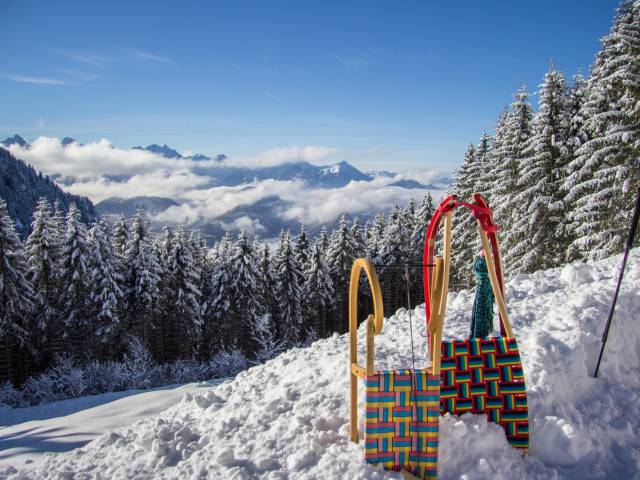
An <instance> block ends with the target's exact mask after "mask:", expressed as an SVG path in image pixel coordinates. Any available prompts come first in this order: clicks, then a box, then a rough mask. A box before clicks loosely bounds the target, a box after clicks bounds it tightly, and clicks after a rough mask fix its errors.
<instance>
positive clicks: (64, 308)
mask: <svg viewBox="0 0 640 480" xmlns="http://www.w3.org/2000/svg"><path fill="white" fill-rule="evenodd" d="M88 260H89V251H88V248H87V230H86V228H85V226H84V224H83V223H82V222H81V214H80V210H79V209H78V207H76V206H75V204H71V205H70V207H69V211H68V212H67V217H66V233H65V238H64V242H63V243H62V257H61V270H60V285H61V291H60V312H61V314H62V326H63V331H64V337H65V338H66V342H65V343H66V348H67V351H68V353H70V354H71V355H72V356H76V357H77V356H80V357H84V356H85V355H86V354H87V353H89V351H88V348H89V346H88V345H87V342H86V340H87V338H88V336H89V335H90V334H89V325H90V297H89V285H90V282H89V272H88V268H87V264H88Z"/></svg>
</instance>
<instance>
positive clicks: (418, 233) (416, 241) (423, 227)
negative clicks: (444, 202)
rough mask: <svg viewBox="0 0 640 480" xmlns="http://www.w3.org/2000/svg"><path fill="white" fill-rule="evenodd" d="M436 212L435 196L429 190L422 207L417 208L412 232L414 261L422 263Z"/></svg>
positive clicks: (423, 198) (421, 203)
mask: <svg viewBox="0 0 640 480" xmlns="http://www.w3.org/2000/svg"><path fill="white" fill-rule="evenodd" d="M434 212H435V207H434V205H433V197H432V196H431V193H430V192H427V193H425V194H424V196H423V197H422V201H421V202H420V207H419V208H418V209H417V210H416V215H415V221H414V228H413V231H412V232H411V252H412V254H413V255H414V258H413V260H412V261H415V262H417V263H422V252H423V249H424V240H425V238H426V235H427V228H428V227H429V222H430V221H431V217H433V214H434Z"/></svg>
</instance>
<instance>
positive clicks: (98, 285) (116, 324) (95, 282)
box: [87, 219, 124, 357]
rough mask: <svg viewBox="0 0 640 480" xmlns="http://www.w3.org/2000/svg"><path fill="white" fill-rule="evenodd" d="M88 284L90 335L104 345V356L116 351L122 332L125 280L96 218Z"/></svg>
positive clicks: (103, 224) (91, 232) (91, 235)
mask: <svg viewBox="0 0 640 480" xmlns="http://www.w3.org/2000/svg"><path fill="white" fill-rule="evenodd" d="M87 243H88V252H89V262H88V266H89V285H90V298H91V312H90V313H91V317H92V321H93V324H94V325H93V329H92V330H93V332H92V333H93V334H95V337H96V338H97V339H98V342H99V343H101V344H102V345H103V346H105V347H106V351H107V353H106V355H107V357H112V356H113V355H114V353H116V352H119V351H120V350H121V348H120V345H119V343H120V341H121V338H122V331H121V325H120V314H121V311H122V302H123V301H124V294H123V291H122V286H123V282H124V279H123V277H122V275H121V274H120V272H121V270H122V267H121V266H120V265H119V261H120V257H119V256H118V255H117V253H116V250H115V247H114V246H113V244H112V243H111V239H110V238H109V226H108V224H107V222H106V220H104V219H102V220H99V221H97V222H96V223H94V224H93V226H92V227H91V230H89V235H88V239H87Z"/></svg>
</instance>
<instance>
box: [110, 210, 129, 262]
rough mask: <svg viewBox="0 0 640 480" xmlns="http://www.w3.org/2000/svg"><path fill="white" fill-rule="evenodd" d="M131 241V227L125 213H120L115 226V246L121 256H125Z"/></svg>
mask: <svg viewBox="0 0 640 480" xmlns="http://www.w3.org/2000/svg"><path fill="white" fill-rule="evenodd" d="M128 242H129V227H128V226H127V221H126V220H125V218H124V215H122V214H120V215H119V216H118V219H117V220H116V222H115V224H114V227H113V246H114V248H115V251H116V253H117V254H118V255H120V257H122V258H124V254H125V252H126V251H127V244H128Z"/></svg>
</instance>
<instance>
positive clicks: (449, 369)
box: [440, 337, 529, 448]
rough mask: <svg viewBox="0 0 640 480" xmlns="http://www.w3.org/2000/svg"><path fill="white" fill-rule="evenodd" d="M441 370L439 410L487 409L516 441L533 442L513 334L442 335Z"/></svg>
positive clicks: (458, 412) (511, 440) (519, 444)
mask: <svg viewBox="0 0 640 480" xmlns="http://www.w3.org/2000/svg"><path fill="white" fill-rule="evenodd" d="M440 376H441V384H440V410H441V413H443V414H444V413H446V412H450V413H453V414H456V415H461V414H463V413H467V412H471V413H486V414H487V416H488V417H489V420H491V421H493V422H496V423H498V424H500V425H501V426H502V428H504V431H505V433H506V436H507V440H508V441H509V443H510V444H511V445H512V446H514V447H516V448H528V447H529V421H528V410H527V390H526V386H525V383H524V373H523V371H522V362H521V361H520V352H519V350H518V343H517V342H516V340H515V339H513V338H510V339H507V338H503V337H496V338H473V339H467V340H454V341H443V342H442V359H441V374H440Z"/></svg>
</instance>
